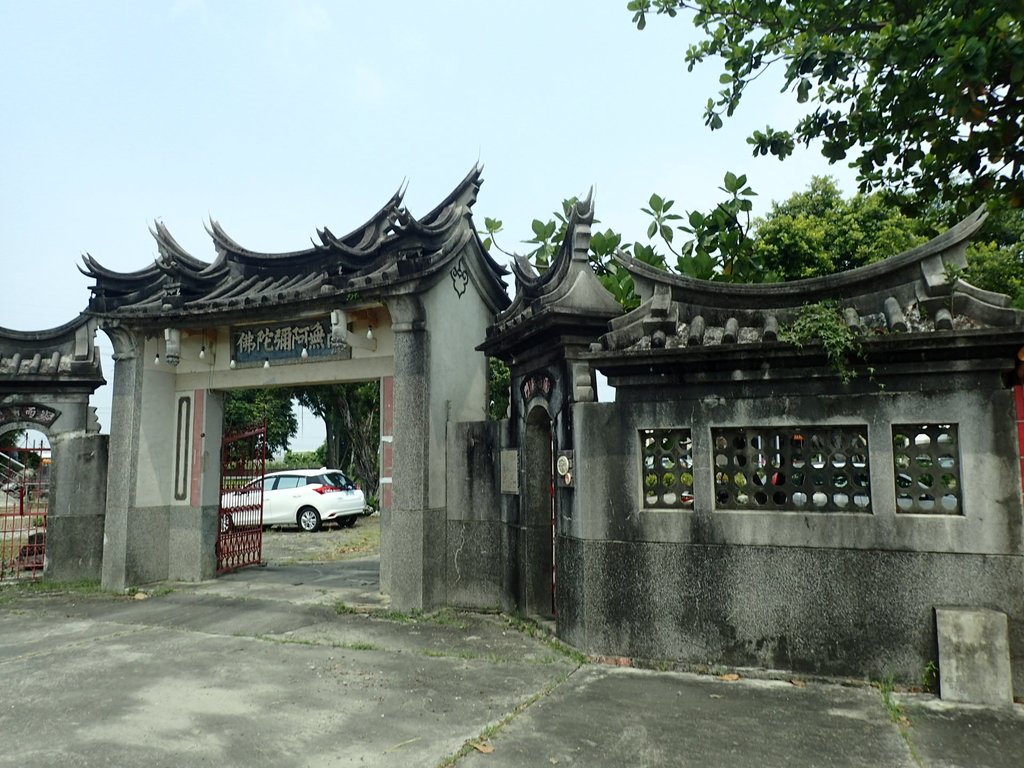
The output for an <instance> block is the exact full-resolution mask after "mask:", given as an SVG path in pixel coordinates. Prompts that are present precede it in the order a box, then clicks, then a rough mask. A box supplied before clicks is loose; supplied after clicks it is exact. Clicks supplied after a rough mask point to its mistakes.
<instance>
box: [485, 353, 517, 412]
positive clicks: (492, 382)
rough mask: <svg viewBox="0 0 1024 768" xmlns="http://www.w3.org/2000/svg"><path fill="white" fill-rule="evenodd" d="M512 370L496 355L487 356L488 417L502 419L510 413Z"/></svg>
mask: <svg viewBox="0 0 1024 768" xmlns="http://www.w3.org/2000/svg"><path fill="white" fill-rule="evenodd" d="M511 384H512V372H511V371H510V370H509V368H508V366H507V365H505V363H503V362H502V361H501V360H499V359H498V358H496V357H489V358H487V391H488V400H487V419H488V420H489V421H501V420H502V419H504V418H505V416H506V414H507V413H508V404H509V397H510V396H511V392H510V390H509V387H510V386H511Z"/></svg>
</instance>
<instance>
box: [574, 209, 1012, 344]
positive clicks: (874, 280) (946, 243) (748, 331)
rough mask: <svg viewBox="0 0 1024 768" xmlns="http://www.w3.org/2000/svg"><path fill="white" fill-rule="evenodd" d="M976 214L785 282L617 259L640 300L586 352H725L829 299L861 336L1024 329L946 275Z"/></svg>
mask: <svg viewBox="0 0 1024 768" xmlns="http://www.w3.org/2000/svg"><path fill="white" fill-rule="evenodd" d="M984 220H985V213H984V210H983V209H978V210H977V211H975V212H974V213H973V214H971V215H970V216H968V217H967V218H966V219H964V220H963V221H961V222H960V223H959V224H957V225H956V226H954V227H953V228H952V229H950V230H948V231H947V232H944V233H943V234H941V235H939V236H938V237H936V238H934V239H932V240H930V241H928V242H927V243H924V244H923V245H920V246H918V247H916V248H912V249H910V250H908V251H905V252H903V253H900V254H898V255H896V256H893V257H891V258H889V259H886V260H885V261H880V262H876V263H874V264H870V265H867V266H864V267H860V268H858V269H853V270H849V271H848V272H841V273H837V274H834V275H828V276H825V277H816V278H809V279H805V280H794V281H792V282H786V283H759V284H736V283H723V282H713V281H707V280H697V279H694V278H690V277H686V276H683V275H675V274H670V273H668V272H664V271H661V270H658V269H656V268H654V267H651V266H649V265H647V264H644V263H643V262H639V261H637V260H635V259H632V258H630V257H629V256H627V255H626V254H622V253H620V254H618V255H617V260H618V261H619V263H620V264H622V266H623V267H625V268H626V269H627V270H628V271H629V273H630V275H631V276H632V278H633V281H634V284H635V286H636V290H637V292H638V293H639V294H640V296H641V299H642V302H641V304H640V306H639V307H638V308H637V309H634V310H633V311H631V312H629V313H627V314H625V315H623V316H622V317H619V318H615V319H614V320H612V321H611V322H610V323H609V327H610V330H609V332H608V333H606V334H605V335H603V336H602V337H601V339H600V342H599V343H597V344H594V345H593V346H592V348H591V349H592V353H591V354H592V356H599V357H602V358H604V357H608V356H609V355H611V354H612V353H631V352H646V351H649V350H659V349H664V350H678V351H680V352H682V351H684V350H686V349H687V348H694V347H698V348H701V347H712V346H714V347H718V348H719V349H720V350H721V352H722V353H723V354H725V353H727V351H728V349H729V348H733V349H738V348H739V347H741V346H743V345H751V344H757V343H760V342H774V341H776V340H777V339H778V333H779V328H780V327H783V326H785V325H786V324H788V323H790V322H792V321H793V320H794V319H795V318H796V317H797V315H798V313H799V312H800V310H801V308H802V307H803V306H805V305H808V304H814V303H817V302H821V301H832V302H834V303H835V304H836V305H837V306H838V307H839V308H840V309H841V311H842V313H843V317H844V319H845V321H846V323H847V325H848V326H850V327H851V328H852V329H854V330H855V331H857V332H858V333H860V332H875V333H877V334H886V333H889V332H894V333H906V332H916V333H923V332H935V331H938V332H942V331H960V330H968V329H978V328H1002V329H1021V328H1024V313H1022V312H1020V311H1018V310H1015V309H1013V308H1011V307H1010V301H1009V298H1008V297H1007V296H1004V295H1002V294H998V293H991V292H988V291H983V290H980V289H978V288H975V287H974V286H972V285H970V284H969V283H967V282H965V281H964V280H962V279H959V278H955V277H953V276H954V275H955V274H956V273H957V272H958V271H959V270H962V269H964V268H965V267H966V266H967V258H966V248H967V244H968V242H969V241H970V238H971V237H972V236H973V235H974V234H975V233H976V232H977V231H978V229H979V228H980V227H981V225H982V224H983V223H984Z"/></svg>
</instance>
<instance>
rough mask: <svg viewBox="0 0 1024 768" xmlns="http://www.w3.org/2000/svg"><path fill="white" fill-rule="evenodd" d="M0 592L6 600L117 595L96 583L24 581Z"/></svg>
mask: <svg viewBox="0 0 1024 768" xmlns="http://www.w3.org/2000/svg"><path fill="white" fill-rule="evenodd" d="M0 591H3V592H4V593H6V596H7V597H8V598H11V597H16V596H20V595H40V594H44V595H54V594H60V595H109V596H111V597H113V596H116V594H117V593H115V592H109V591H107V590H105V589H103V587H101V586H100V583H99V582H98V581H89V580H83V581H44V580H42V579H39V580H35V579H32V580H25V581H15V582H13V583H11V584H5V585H3V586H2V587H0Z"/></svg>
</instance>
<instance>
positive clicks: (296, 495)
mask: <svg viewBox="0 0 1024 768" xmlns="http://www.w3.org/2000/svg"><path fill="white" fill-rule="evenodd" d="M274 479H275V481H276V482H275V483H274V489H273V490H272V491H270V492H267V491H266V490H264V492H263V522H264V523H265V524H267V525H295V513H296V512H298V509H299V506H300V505H301V503H302V499H301V498H300V488H302V487H303V486H305V484H306V478H304V477H302V476H301V475H278V476H277V477H276V478H274Z"/></svg>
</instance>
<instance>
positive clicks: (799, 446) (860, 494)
mask: <svg viewBox="0 0 1024 768" xmlns="http://www.w3.org/2000/svg"><path fill="white" fill-rule="evenodd" d="M711 440H712V444H713V445H714V472H715V506H716V508H718V509H763V510H780V511H787V510H788V511H799V512H870V511H871V479H870V472H869V470H868V438H867V428H866V427H862V426H827V427H813V426H808V427H793V428H790V427H784V428H780V427H736V428H729V429H713V430H712V431H711Z"/></svg>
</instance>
